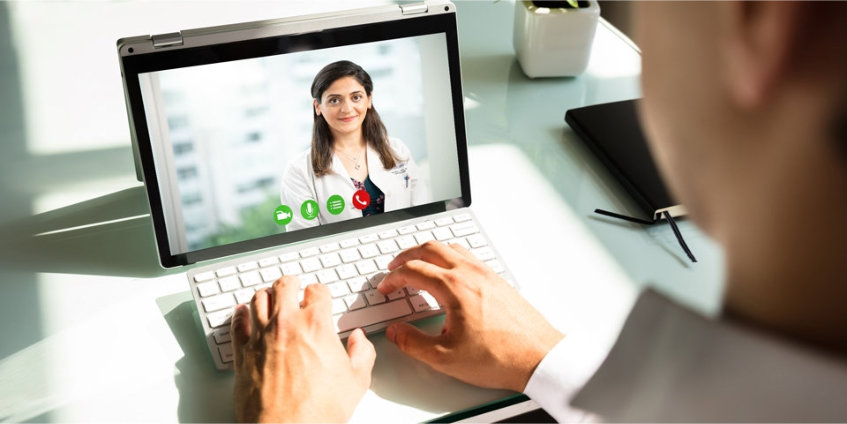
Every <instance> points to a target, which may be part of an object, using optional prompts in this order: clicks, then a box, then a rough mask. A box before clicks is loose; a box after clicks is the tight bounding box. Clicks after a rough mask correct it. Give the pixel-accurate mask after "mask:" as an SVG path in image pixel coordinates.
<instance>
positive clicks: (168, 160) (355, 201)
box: [124, 14, 469, 266]
mask: <svg viewBox="0 0 847 424" xmlns="http://www.w3.org/2000/svg"><path fill="white" fill-rule="evenodd" d="M446 17H449V18H451V19H444V18H446ZM432 18H440V19H439V20H438V21H439V22H441V25H433V23H434V22H433V21H432ZM453 19H454V15H452V14H450V15H440V16H433V17H427V18H416V19H405V20H403V21H402V22H401V21H389V22H380V23H373V24H367V25H360V26H354V27H344V28H336V29H325V30H322V31H321V32H320V33H318V34H301V35H285V36H279V37H271V38H260V39H255V40H246V41H238V42H233V43H228V44H227V43H225V44H218V45H214V46H206V47H197V48H192V49H182V50H173V51H169V52H167V54H158V55H157V54H155V53H154V54H152V55H138V56H134V57H132V59H145V60H140V61H138V62H137V63H134V62H132V61H127V59H129V58H124V67H125V71H126V68H129V70H130V71H135V72H133V74H134V75H131V76H132V77H133V78H130V76H127V89H128V93H130V94H132V91H133V90H132V88H133V87H131V85H134V84H130V81H137V87H134V88H137V90H138V91H137V96H136V97H138V98H140V100H141V101H140V104H137V103H139V102H136V104H135V105H133V106H134V107H133V112H134V113H133V119H134V124H135V128H136V136H137V138H138V143H139V149H140V151H141V156H142V163H143V168H144V172H145V180H146V183H147V185H148V193H149V194H150V201H151V211H152V213H153V217H154V225H155V226H156V232H157V242H158V244H159V250H160V257H161V259H162V261H163V265H165V266H168V264H166V263H165V262H170V263H171V264H173V265H178V264H185V263H191V262H195V261H197V260H202V259H209V258H216V257H220V256H224V255H227V254H232V253H240V252H247V251H252V250H255V249H259V248H263V247H269V246H278V245H282V244H286V243H289V242H295V241H300V240H306V239H311V238H314V237H318V236H322V235H329V234H335V233H338V232H341V231H346V230H350V229H354V228H364V227H368V226H371V225H376V224H382V223H386V222H391V221H397V220H401V219H406V218H409V217H412V216H422V215H425V214H428V213H433V212H437V211H441V210H446V209H448V208H451V207H454V206H464V205H466V204H467V203H469V195H468V193H467V192H468V190H467V169H466V166H465V165H463V164H464V163H466V159H463V158H464V157H465V155H466V152H465V149H464V145H465V139H464V128H463V125H464V124H463V122H462V110H461V97H460V95H461V94H460V93H461V88H460V86H459V81H458V78H459V74H458V63H455V61H456V60H457V57H456V56H457V52H456V48H455V43H456V40H455V22H454V21H453V22H452V24H451V22H450V21H452V20H453ZM424 21H429V22H428V23H427V22H424ZM451 43H452V44H453V46H452V47H451ZM155 55H157V56H160V57H159V58H156V59H153V58H150V57H148V58H145V57H144V56H155ZM451 55H452V57H451ZM451 61H452V62H454V63H451ZM128 65H129V66H128ZM457 96H459V98H456V97H457ZM132 100H133V96H132V95H130V102H132ZM147 147H149V151H148V150H146V148H147ZM153 185H155V187H151V186H153ZM151 188H155V189H154V190H151ZM463 188H464V190H463ZM151 192H152V193H151ZM463 194H465V196H463ZM163 248H166V249H165V252H164V254H163Z"/></svg>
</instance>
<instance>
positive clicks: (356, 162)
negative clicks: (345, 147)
mask: <svg viewBox="0 0 847 424" xmlns="http://www.w3.org/2000/svg"><path fill="white" fill-rule="evenodd" d="M335 152H336V153H338V154H340V155H341V156H345V157H346V158H347V160H349V161H351V162H353V169H355V170H357V171H358V170H359V169H361V168H362V164H361V163H359V153H361V152H359V153H357V154H356V155H355V156H351V155H348V154H346V153H342V152H340V151H338V150H336V151H335Z"/></svg>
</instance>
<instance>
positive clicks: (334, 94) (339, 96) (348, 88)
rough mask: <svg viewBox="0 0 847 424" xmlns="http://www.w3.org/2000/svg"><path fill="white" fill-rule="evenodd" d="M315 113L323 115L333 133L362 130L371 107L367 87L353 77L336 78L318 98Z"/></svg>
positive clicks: (348, 132)
mask: <svg viewBox="0 0 847 424" xmlns="http://www.w3.org/2000/svg"><path fill="white" fill-rule="evenodd" d="M314 104H315V113H317V114H318V115H320V116H323V118H324V120H325V121H326V123H327V124H329V128H330V129H331V131H332V133H333V134H350V133H353V132H357V131H361V130H362V122H364V120H365V115H367V113H368V109H370V107H371V98H370V97H368V95H367V94H366V93H365V87H363V86H362V84H360V83H359V81H357V80H356V78H353V77H343V78H339V79H337V80H335V82H333V83H332V84H331V85H330V86H329V87H328V88H327V89H326V90H324V92H323V94H322V95H321V99H320V103H318V101H317V100H315V102H314Z"/></svg>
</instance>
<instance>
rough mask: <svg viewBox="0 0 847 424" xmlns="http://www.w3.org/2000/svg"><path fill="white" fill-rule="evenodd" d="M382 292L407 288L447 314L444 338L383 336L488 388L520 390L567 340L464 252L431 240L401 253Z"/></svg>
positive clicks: (401, 327) (398, 331)
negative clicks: (431, 299) (417, 291)
mask: <svg viewBox="0 0 847 424" xmlns="http://www.w3.org/2000/svg"><path fill="white" fill-rule="evenodd" d="M388 268H389V269H390V270H391V272H390V273H389V274H388V275H387V276H386V277H385V279H383V280H382V282H381V283H380V285H379V291H380V292H382V293H385V294H387V293H391V292H393V291H395V290H397V289H399V288H401V287H404V286H410V287H414V288H417V289H421V290H426V291H428V292H429V293H430V294H432V295H433V296H434V297H435V299H436V300H438V303H440V304H441V305H442V306H443V307H444V309H445V310H446V312H447V317H446V319H445V322H444V328H443V329H442V330H441V334H440V335H437V336H432V335H428V334H424V333H423V332H421V331H420V330H418V329H417V328H415V327H413V326H411V325H409V324H395V325H392V326H390V327H389V328H388V329H387V330H386V337H388V339H389V340H390V341H392V342H393V343H395V344H397V346H398V347H399V348H400V350H402V351H403V352H405V353H406V354H408V355H410V356H412V357H414V358H416V359H418V360H420V361H423V362H424V363H426V364H428V365H429V366H431V367H432V368H434V369H436V370H437V371H441V372H443V373H445V374H448V375H451V376H453V377H456V378H458V379H460V380H462V381H465V382H468V383H471V384H474V385H477V386H482V387H489V388H505V389H511V390H514V391H516V392H522V391H523V390H524V388H525V387H526V384H527V382H528V381H529V378H530V376H532V373H533V371H534V370H535V367H536V366H537V365H538V363H539V362H541V360H542V359H543V358H544V356H545V355H546V354H547V352H549V351H550V349H552V348H553V346H555V345H556V343H558V342H559V340H561V339H562V337H564V336H563V335H562V334H561V333H560V332H559V331H557V330H556V329H555V328H553V327H552V326H551V325H550V323H548V322H547V320H545V319H544V317H543V316H541V314H540V313H539V312H538V311H537V310H535V308H533V307H532V306H531V305H530V304H529V303H527V301H526V300H524V298H523V297H521V295H520V294H518V292H517V290H515V289H514V288H512V287H511V286H509V284H508V283H506V281H504V280H503V279H502V278H500V277H499V276H498V275H497V274H495V273H494V271H492V270H491V269H490V268H488V267H487V266H486V265H485V264H483V263H482V262H480V261H479V260H477V259H476V258H475V257H474V256H473V255H472V254H471V253H470V252H468V250H467V249H465V248H463V247H461V246H459V245H456V244H453V245H450V246H447V245H444V244H442V243H438V242H434V241H431V242H427V243H424V244H423V245H421V246H418V247H414V248H411V249H409V250H406V251H404V252H402V253H400V254H399V255H398V256H397V257H396V258H394V260H393V261H392V262H391V263H390V264H389V265H388Z"/></svg>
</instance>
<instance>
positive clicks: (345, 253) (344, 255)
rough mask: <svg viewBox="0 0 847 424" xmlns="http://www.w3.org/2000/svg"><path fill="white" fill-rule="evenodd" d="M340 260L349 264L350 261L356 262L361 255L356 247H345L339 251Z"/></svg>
mask: <svg viewBox="0 0 847 424" xmlns="http://www.w3.org/2000/svg"><path fill="white" fill-rule="evenodd" d="M340 253H341V262H344V263H345V264H349V263H350V262H356V261H358V260H359V259H361V258H362V257H361V256H359V251H358V250H356V249H345V250H342V251H341V252H340Z"/></svg>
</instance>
